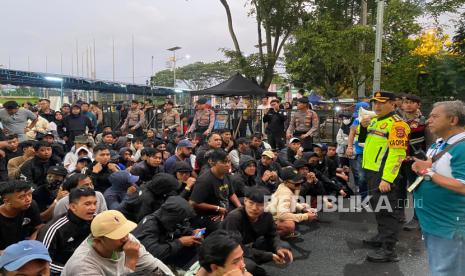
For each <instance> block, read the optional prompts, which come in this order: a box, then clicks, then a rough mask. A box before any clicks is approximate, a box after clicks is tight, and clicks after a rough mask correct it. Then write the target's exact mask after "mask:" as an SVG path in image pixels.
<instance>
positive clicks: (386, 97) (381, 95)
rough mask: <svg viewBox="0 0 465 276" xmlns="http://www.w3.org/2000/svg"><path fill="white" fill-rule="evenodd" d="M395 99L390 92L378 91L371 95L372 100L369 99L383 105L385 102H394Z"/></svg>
mask: <svg viewBox="0 0 465 276" xmlns="http://www.w3.org/2000/svg"><path fill="white" fill-rule="evenodd" d="M395 99H396V96H395V95H394V93H392V92H387V91H378V92H376V93H375V94H374V95H373V98H371V99H370V101H377V102H380V103H385V102H387V101H394V100H395Z"/></svg>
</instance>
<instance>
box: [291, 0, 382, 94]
mask: <svg viewBox="0 0 465 276" xmlns="http://www.w3.org/2000/svg"><path fill="white" fill-rule="evenodd" d="M318 3H319V4H320V5H319V6H318V8H317V9H316V10H315V11H314V12H311V13H309V14H308V15H307V16H306V18H305V23H304V24H303V25H302V26H301V27H300V28H299V29H298V30H297V31H295V32H294V36H293V38H292V39H291V40H290V42H289V43H288V44H287V45H286V48H285V58H286V70H287V72H288V73H290V74H291V78H292V80H293V82H294V84H295V85H296V86H298V87H306V88H309V89H310V88H313V89H317V90H319V91H323V92H324V93H325V94H326V96H328V97H337V96H340V95H342V94H349V95H350V94H353V93H354V92H355V91H356V90H357V87H358V86H359V85H360V83H359V79H360V76H361V75H367V74H370V72H371V70H372V69H371V68H372V54H367V53H372V52H373V48H372V45H373V44H374V32H373V29H372V28H371V27H369V26H361V25H354V20H355V19H354V17H355V14H354V12H353V11H352V10H353V9H354V8H355V6H356V5H357V4H356V3H355V2H351V3H352V4H351V5H349V4H347V5H339V4H340V3H339V2H338V1H319V2H318ZM362 41H364V42H365V44H366V45H367V48H366V51H365V52H361V51H360V45H361V42H362Z"/></svg>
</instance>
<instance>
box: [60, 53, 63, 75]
mask: <svg viewBox="0 0 465 276" xmlns="http://www.w3.org/2000/svg"><path fill="white" fill-rule="evenodd" d="M60 72H61V74H62V75H63V53H61V55H60Z"/></svg>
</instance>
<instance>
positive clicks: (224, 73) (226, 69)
mask: <svg viewBox="0 0 465 276" xmlns="http://www.w3.org/2000/svg"><path fill="white" fill-rule="evenodd" d="M236 72H237V68H236V67H235V66H234V64H232V63H228V62H224V61H215V62H211V63H203V62H195V63H191V64H188V65H185V66H182V67H179V68H176V81H177V82H178V81H181V82H182V83H183V84H184V85H185V86H186V87H187V88H189V89H192V90H202V89H205V88H208V87H210V86H213V85H215V84H218V83H219V82H222V81H224V80H226V79H228V78H229V77H231V76H232V75H233V74H235V73H236ZM173 78H174V76H173V71H172V70H170V69H166V70H163V71H160V72H157V73H156V74H155V76H153V77H152V78H151V82H152V85H156V86H167V87H172V86H173Z"/></svg>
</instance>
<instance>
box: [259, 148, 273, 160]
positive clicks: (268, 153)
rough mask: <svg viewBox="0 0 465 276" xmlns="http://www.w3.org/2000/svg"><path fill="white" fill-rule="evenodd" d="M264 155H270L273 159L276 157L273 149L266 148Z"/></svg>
mask: <svg viewBox="0 0 465 276" xmlns="http://www.w3.org/2000/svg"><path fill="white" fill-rule="evenodd" d="M262 156H266V157H269V158H271V159H273V158H274V152H272V151H271V150H265V151H264V152H263V153H262Z"/></svg>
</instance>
